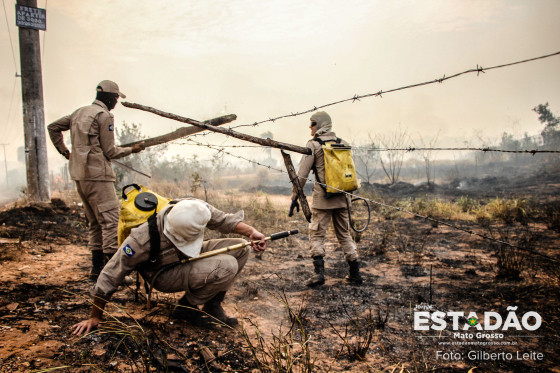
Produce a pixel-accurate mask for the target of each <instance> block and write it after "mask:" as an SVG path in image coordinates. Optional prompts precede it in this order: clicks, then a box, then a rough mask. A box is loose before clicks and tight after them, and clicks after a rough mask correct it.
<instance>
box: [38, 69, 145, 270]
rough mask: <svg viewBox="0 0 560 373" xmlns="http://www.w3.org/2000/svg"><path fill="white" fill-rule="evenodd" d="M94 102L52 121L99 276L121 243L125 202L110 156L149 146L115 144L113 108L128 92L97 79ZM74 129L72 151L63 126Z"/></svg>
mask: <svg viewBox="0 0 560 373" xmlns="http://www.w3.org/2000/svg"><path fill="white" fill-rule="evenodd" d="M96 90H97V95H96V98H95V101H93V103H92V104H91V105H88V106H84V107H82V108H79V109H78V110H76V111H74V112H73V113H72V114H70V115H67V116H65V117H62V118H60V119H58V120H57V121H55V122H53V123H51V124H49V126H48V131H49V136H50V138H51V141H52V143H53V144H54V146H55V147H56V149H57V150H58V151H59V153H60V154H62V155H63V156H64V157H65V158H66V159H68V160H70V163H69V172H70V177H71V178H72V180H74V181H75V183H76V189H77V191H78V195H79V196H80V199H81V200H82V203H83V205H84V210H85V215H86V219H87V221H88V226H89V242H88V247H89V248H90V250H91V265H92V266H91V272H90V280H91V281H95V280H97V276H98V275H99V273H100V272H101V270H102V269H103V266H104V264H105V262H106V260H107V258H108V257H110V256H111V255H113V253H115V251H116V250H117V248H118V244H117V226H118V221H119V211H120V204H119V200H118V198H117V195H116V192H115V180H116V177H115V172H114V171H113V168H112V167H111V162H110V160H111V159H115V158H121V157H125V156H127V155H129V154H131V153H138V152H140V151H142V150H143V149H144V143H143V142H142V143H139V144H136V145H134V146H132V147H127V148H123V147H119V146H115V121H114V117H113V114H111V113H110V111H111V110H112V109H113V108H114V107H115V106H116V105H117V102H118V100H119V97H122V98H125V97H126V96H125V95H124V94H123V93H122V92H121V91H120V90H119V86H118V85H117V84H116V83H115V82H112V81H110V80H103V81H102V82H100V83H99V84H98V85H97V88H96ZM68 130H70V138H71V143H72V152H70V150H69V149H68V148H67V147H66V145H65V144H64V136H63V132H64V131H68Z"/></svg>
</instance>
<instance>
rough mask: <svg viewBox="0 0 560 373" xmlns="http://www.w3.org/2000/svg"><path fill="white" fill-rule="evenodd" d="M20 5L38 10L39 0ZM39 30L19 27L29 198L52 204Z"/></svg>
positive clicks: (30, 0)
mask: <svg viewBox="0 0 560 373" xmlns="http://www.w3.org/2000/svg"><path fill="white" fill-rule="evenodd" d="M17 4H18V5H23V6H28V7H34V8H36V7H37V0H17ZM40 49H41V48H40V45H39V30H35V29H30V28H24V27H20V28H19V54H20V68H21V91H22V100H23V126H24V134H25V164H26V167H27V195H28V197H29V199H31V200H32V201H40V202H48V201H50V187H49V169H48V161H47V142H46V136H45V114H44V113H45V109H44V103H43V76H42V71H41V50H40Z"/></svg>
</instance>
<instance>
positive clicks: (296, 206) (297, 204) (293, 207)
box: [288, 199, 299, 217]
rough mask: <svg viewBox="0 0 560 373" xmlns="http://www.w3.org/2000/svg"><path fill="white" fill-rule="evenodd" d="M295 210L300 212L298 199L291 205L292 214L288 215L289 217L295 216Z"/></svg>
mask: <svg viewBox="0 0 560 373" xmlns="http://www.w3.org/2000/svg"><path fill="white" fill-rule="evenodd" d="M294 209H296V210H297V212H299V202H298V201H297V199H294V200H293V201H292V204H291V205H290V212H289V213H288V216H289V217H292V216H294Z"/></svg>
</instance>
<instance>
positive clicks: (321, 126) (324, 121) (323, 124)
mask: <svg viewBox="0 0 560 373" xmlns="http://www.w3.org/2000/svg"><path fill="white" fill-rule="evenodd" d="M311 121H312V122H315V123H317V131H316V132H315V136H319V135H323V134H325V133H327V132H331V131H332V123H331V117H330V116H329V114H327V113H326V112H324V111H318V112H316V113H315V114H313V115H312V116H311Z"/></svg>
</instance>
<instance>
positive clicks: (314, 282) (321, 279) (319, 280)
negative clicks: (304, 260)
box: [305, 256, 325, 288]
mask: <svg viewBox="0 0 560 373" xmlns="http://www.w3.org/2000/svg"><path fill="white" fill-rule="evenodd" d="M313 266H314V267H315V274H314V275H313V277H311V278H310V279H309V280H307V281H306V282H305V285H306V286H309V287H310V288H314V287H316V286H320V285H323V284H324V283H325V261H324V260H323V257H322V256H314V257H313Z"/></svg>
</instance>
